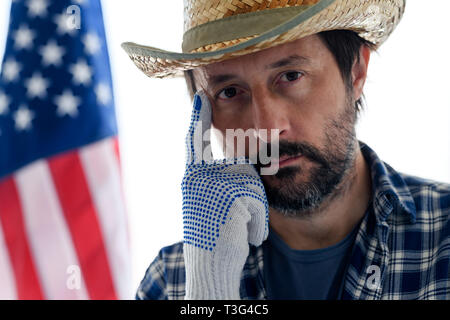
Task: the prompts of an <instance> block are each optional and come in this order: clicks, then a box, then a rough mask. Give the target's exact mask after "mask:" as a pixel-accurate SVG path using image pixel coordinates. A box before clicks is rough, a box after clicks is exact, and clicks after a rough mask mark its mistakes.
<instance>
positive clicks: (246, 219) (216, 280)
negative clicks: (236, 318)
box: [182, 91, 269, 300]
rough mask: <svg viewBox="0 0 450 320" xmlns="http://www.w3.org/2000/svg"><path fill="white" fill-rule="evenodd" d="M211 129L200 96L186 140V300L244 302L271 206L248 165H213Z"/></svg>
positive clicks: (222, 162) (208, 107)
mask: <svg viewBox="0 0 450 320" xmlns="http://www.w3.org/2000/svg"><path fill="white" fill-rule="evenodd" d="M210 128H211V104H210V102H209V100H208V97H207V96H206V94H205V93H204V92H203V91H200V92H198V93H197V94H196V95H195V97H194V104H193V110H192V118H191V124H190V127H189V131H188V134H187V137H186V153H187V154H186V156H187V157H186V158H187V161H186V172H185V174H184V178H183V181H182V192H183V230H184V244H183V250H184V260H185V268H186V295H185V299H186V300H192V299H224V300H225V299H234V300H238V299H240V295H239V286H240V279H241V274H242V271H243V268H244V264H245V261H246V260H247V257H248V254H249V243H250V244H253V245H255V246H259V245H261V244H262V242H263V241H264V240H265V239H266V238H267V236H268V232H269V225H268V222H269V210H268V203H267V198H266V195H265V191H264V186H263V184H262V181H261V179H260V176H259V174H258V172H257V171H256V169H255V167H254V166H253V165H252V164H250V162H249V161H248V160H246V159H244V158H240V159H231V160H233V163H231V161H230V159H224V160H213V156H212V153H211V148H210V143H209V138H208V139H202V137H203V135H204V134H205V132H206V131H208V133H210V131H211V130H209V129H210ZM204 140H206V141H204ZM205 158H207V159H206V160H205Z"/></svg>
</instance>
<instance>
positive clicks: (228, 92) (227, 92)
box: [217, 87, 239, 100]
mask: <svg viewBox="0 0 450 320" xmlns="http://www.w3.org/2000/svg"><path fill="white" fill-rule="evenodd" d="M238 94H239V90H238V89H237V88H236V87H228V88H225V89H223V90H222V91H220V92H219V94H218V95H217V97H218V98H219V99H224V100H226V99H232V98H234V97H235V96H237V95H238Z"/></svg>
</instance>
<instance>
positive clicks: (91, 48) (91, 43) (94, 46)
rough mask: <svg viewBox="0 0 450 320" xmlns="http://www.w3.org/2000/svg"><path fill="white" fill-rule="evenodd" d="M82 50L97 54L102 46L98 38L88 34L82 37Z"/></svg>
mask: <svg viewBox="0 0 450 320" xmlns="http://www.w3.org/2000/svg"><path fill="white" fill-rule="evenodd" d="M83 44H84V50H85V51H86V52H87V53H89V54H91V55H94V54H97V53H98V52H99V51H100V49H101V47H102V45H101V43H100V39H99V37H98V36H97V35H96V34H95V33H88V34H86V35H85V36H84V37H83Z"/></svg>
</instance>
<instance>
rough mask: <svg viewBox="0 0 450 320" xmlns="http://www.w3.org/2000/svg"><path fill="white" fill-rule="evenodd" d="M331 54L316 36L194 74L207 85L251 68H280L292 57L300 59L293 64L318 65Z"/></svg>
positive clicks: (201, 69) (197, 79)
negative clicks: (229, 74)
mask: <svg viewBox="0 0 450 320" xmlns="http://www.w3.org/2000/svg"><path fill="white" fill-rule="evenodd" d="M329 54H330V52H329V51H328V49H327V48H326V46H325V44H324V43H323V42H322V41H321V39H320V37H319V36H318V35H317V34H314V35H310V36H307V37H304V38H301V39H298V40H295V41H292V42H289V43H285V44H282V45H278V46H275V47H272V48H269V49H265V50H261V51H258V52H255V53H251V54H247V55H244V56H241V57H237V58H233V59H229V60H225V61H221V62H216V63H212V64H209V65H206V66H203V67H198V68H195V69H194V70H193V73H194V78H195V80H196V81H200V82H203V83H204V84H206V83H207V82H208V81H209V80H210V79H212V78H214V77H215V76H217V75H220V74H223V73H230V72H239V71H242V70H244V69H246V68H250V67H251V68H252V69H255V68H257V69H269V68H270V67H271V66H272V67H276V66H277V63H280V62H281V64H280V65H279V66H283V65H282V64H283V63H282V61H283V60H286V59H288V58H290V57H291V58H292V57H297V58H298V59H293V60H295V61H293V62H297V63H303V64H317V62H318V61H320V60H321V58H323V57H324V55H329ZM205 82H206V83H205Z"/></svg>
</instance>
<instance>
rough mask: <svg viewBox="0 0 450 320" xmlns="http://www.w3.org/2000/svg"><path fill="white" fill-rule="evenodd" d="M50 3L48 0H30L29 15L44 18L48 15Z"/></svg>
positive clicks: (28, 5)
mask: <svg viewBox="0 0 450 320" xmlns="http://www.w3.org/2000/svg"><path fill="white" fill-rule="evenodd" d="M48 5H49V3H48V1H47V0H28V1H27V7H28V15H29V16H30V17H32V18H34V17H41V18H44V17H45V16H46V15H47V7H48Z"/></svg>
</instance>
